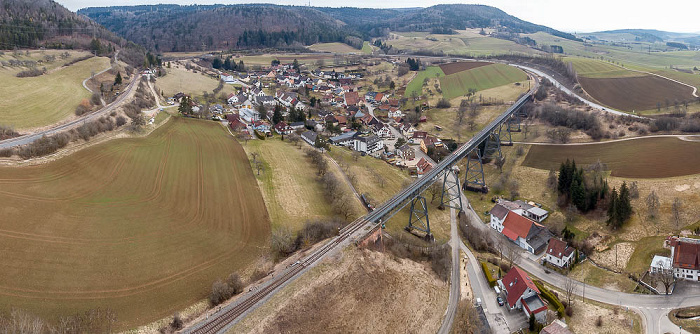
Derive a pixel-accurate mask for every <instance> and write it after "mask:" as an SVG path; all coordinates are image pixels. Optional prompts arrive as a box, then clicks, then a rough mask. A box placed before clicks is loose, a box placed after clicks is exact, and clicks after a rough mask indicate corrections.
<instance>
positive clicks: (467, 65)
mask: <svg viewBox="0 0 700 334" xmlns="http://www.w3.org/2000/svg"><path fill="white" fill-rule="evenodd" d="M486 65H491V63H487V62H483V61H459V62H454V63H447V64H441V65H440V69H441V70H442V72H443V73H445V75H450V74H455V73H458V72H462V71H468V70H471V69H473V68H477V67H481V66H486Z"/></svg>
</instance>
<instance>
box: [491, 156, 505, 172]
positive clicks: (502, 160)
mask: <svg viewBox="0 0 700 334" xmlns="http://www.w3.org/2000/svg"><path fill="white" fill-rule="evenodd" d="M493 163H494V164H495V165H496V167H498V171H499V172H501V173H503V165H505V164H506V156H505V155H503V156H502V157H498V158H496V161H494V162H493Z"/></svg>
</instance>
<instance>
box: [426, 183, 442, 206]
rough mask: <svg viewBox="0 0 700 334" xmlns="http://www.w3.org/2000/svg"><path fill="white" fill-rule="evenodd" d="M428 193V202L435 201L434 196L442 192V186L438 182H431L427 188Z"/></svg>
mask: <svg viewBox="0 0 700 334" xmlns="http://www.w3.org/2000/svg"><path fill="white" fill-rule="evenodd" d="M428 194H430V203H432V202H433V201H435V198H436V197H438V195H441V194H442V186H441V185H440V183H439V182H433V184H431V185H430V187H429V188H428Z"/></svg>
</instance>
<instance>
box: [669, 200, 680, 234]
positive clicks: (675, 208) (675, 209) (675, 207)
mask: <svg viewBox="0 0 700 334" xmlns="http://www.w3.org/2000/svg"><path fill="white" fill-rule="evenodd" d="M671 214H672V215H673V221H674V222H675V223H676V229H678V228H680V225H681V215H682V214H683V202H682V201H681V199H680V198H678V197H675V198H674V199H673V204H671Z"/></svg>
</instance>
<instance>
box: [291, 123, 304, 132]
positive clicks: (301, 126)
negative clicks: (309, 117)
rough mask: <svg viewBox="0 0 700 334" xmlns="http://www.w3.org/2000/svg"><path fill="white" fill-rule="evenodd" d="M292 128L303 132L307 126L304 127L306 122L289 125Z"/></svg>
mask: <svg viewBox="0 0 700 334" xmlns="http://www.w3.org/2000/svg"><path fill="white" fill-rule="evenodd" d="M289 126H290V127H292V129H293V130H295V131H296V130H301V129H303V128H305V127H306V126H305V125H304V122H294V123H292V124H289Z"/></svg>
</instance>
